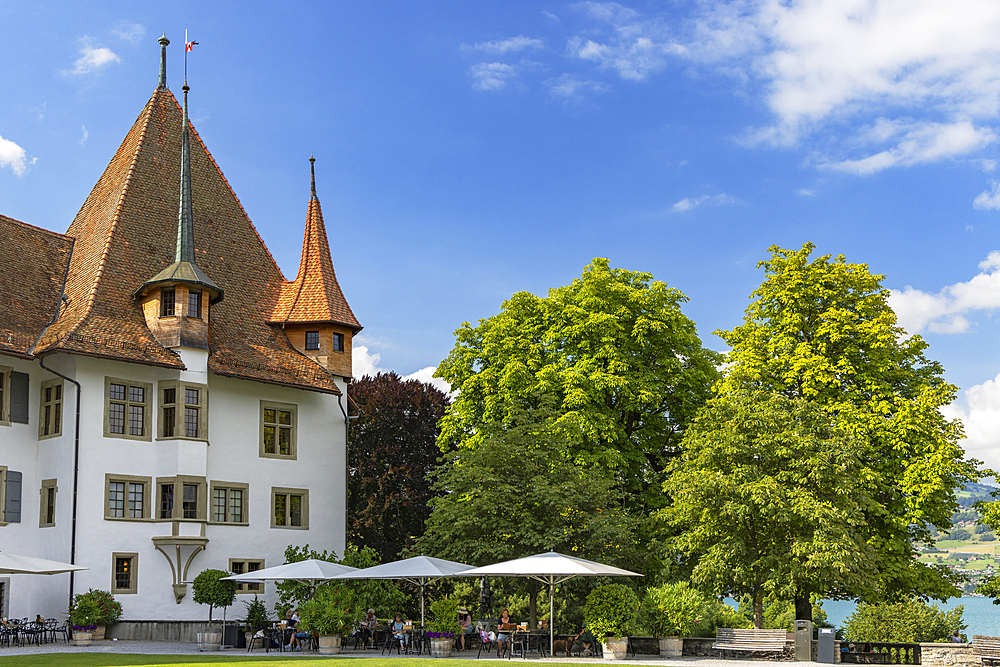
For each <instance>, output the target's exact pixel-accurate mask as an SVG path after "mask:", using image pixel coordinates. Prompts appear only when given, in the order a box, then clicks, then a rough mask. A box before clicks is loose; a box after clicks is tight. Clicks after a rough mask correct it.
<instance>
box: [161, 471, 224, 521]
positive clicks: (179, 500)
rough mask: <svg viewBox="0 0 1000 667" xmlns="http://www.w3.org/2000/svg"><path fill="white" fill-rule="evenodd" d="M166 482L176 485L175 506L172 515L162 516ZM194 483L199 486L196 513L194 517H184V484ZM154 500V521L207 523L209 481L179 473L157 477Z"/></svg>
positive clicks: (174, 491)
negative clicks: (163, 493)
mask: <svg viewBox="0 0 1000 667" xmlns="http://www.w3.org/2000/svg"><path fill="white" fill-rule="evenodd" d="M164 484H173V485H174V490H173V493H174V498H173V507H172V511H171V515H170V516H169V517H165V516H162V515H161V513H160V510H161V507H160V494H161V491H162V488H163V485H164ZM185 484H193V485H195V486H197V487H198V492H197V499H196V503H197V506H196V514H195V516H194V518H184V485H185ZM153 502H154V503H156V507H155V508H154V512H153V516H154V519H153V521H157V522H164V521H186V522H188V523H205V522H207V521H208V509H209V508H208V505H209V503H210V502H211V501H210V499H209V497H208V483H207V482H206V480H205V478H204V477H197V476H195V475H177V476H176V477H157V478H156V491H155V495H154V498H153Z"/></svg>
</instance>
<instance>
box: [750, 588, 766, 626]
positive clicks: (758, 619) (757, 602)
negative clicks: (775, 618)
mask: <svg viewBox="0 0 1000 667" xmlns="http://www.w3.org/2000/svg"><path fill="white" fill-rule="evenodd" d="M753 627H754V628H756V629H757V630H762V629H763V628H764V596H763V595H760V594H757V595H756V596H754V599H753Z"/></svg>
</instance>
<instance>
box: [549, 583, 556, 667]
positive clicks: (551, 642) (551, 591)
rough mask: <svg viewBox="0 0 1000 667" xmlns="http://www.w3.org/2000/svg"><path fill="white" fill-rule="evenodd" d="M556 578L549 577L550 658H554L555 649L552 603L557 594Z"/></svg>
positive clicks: (554, 622)
mask: <svg viewBox="0 0 1000 667" xmlns="http://www.w3.org/2000/svg"><path fill="white" fill-rule="evenodd" d="M554 581H555V578H554V577H549V657H550V658H554V657H555V655H553V652H552V649H553V648H554V647H555V641H554V633H555V626H556V614H555V608H556V607H555V603H554V602H553V601H552V595H553V593H554V592H555V589H556V585H555V583H554Z"/></svg>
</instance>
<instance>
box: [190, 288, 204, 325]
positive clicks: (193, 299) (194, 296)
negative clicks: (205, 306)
mask: <svg viewBox="0 0 1000 667" xmlns="http://www.w3.org/2000/svg"><path fill="white" fill-rule="evenodd" d="M188 317H197V318H198V319H201V290H188Z"/></svg>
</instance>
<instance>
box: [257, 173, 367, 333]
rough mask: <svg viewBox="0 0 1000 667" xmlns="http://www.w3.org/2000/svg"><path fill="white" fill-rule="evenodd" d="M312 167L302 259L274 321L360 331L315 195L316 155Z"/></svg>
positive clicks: (283, 292) (280, 302)
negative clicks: (332, 325)
mask: <svg viewBox="0 0 1000 667" xmlns="http://www.w3.org/2000/svg"><path fill="white" fill-rule="evenodd" d="M309 160H310V163H311V165H310V167H311V169H312V194H311V195H310V197H309V208H308V210H307V211H306V231H305V236H304V237H303V239H302V259H301V260H299V273H298V275H296V276H295V280H293V281H292V282H289V283H285V285H284V287H283V288H282V290H281V295H280V296H279V297H278V304H277V306H276V307H275V309H274V314H273V315H272V316H271V321H272V322H275V323H279V322H280V323H282V324H293V323H312V322H315V323H320V322H332V323H335V324H343V325H345V326H347V327H349V328H350V329H351V330H352V331H353V332H354V333H357V332H359V331H361V329H362V327H361V324H359V323H358V320H357V318H356V317H354V312H353V311H352V310H351V307H350V306H349V305H348V304H347V299H345V298H344V293H343V292H342V291H341V289H340V283H338V282H337V274H336V273H335V272H334V270H333V259H332V258H331V256H330V243H329V242H328V241H327V237H326V225H325V224H324V223H323V210H322V208H321V207H320V204H319V197H317V196H316V172H315V162H316V160H315V158H309Z"/></svg>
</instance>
